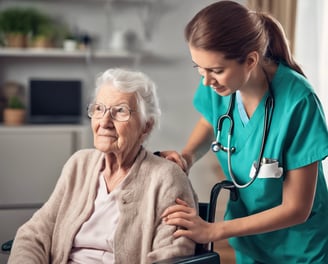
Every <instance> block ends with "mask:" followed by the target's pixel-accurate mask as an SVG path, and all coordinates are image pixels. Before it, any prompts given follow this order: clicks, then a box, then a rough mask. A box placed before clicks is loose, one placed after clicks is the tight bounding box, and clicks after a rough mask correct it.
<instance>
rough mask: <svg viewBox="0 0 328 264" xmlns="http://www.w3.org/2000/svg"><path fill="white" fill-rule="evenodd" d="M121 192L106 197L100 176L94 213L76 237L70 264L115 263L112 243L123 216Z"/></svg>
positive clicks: (104, 186) (118, 188) (113, 192)
mask: <svg viewBox="0 0 328 264" xmlns="http://www.w3.org/2000/svg"><path fill="white" fill-rule="evenodd" d="M120 189H121V185H118V186H117V187H116V188H115V190H114V191H112V192H111V193H107V187H106V182H105V179H104V176H103V175H102V174H100V177H99V187H98V191H97V197H96V200H95V202H94V211H93V213H92V215H91V217H90V218H89V219H88V220H87V221H86V222H85V223H84V224H83V225H82V227H81V229H80V230H79V231H78V233H77V235H76V236H75V239H74V241H73V247H72V250H71V252H70V256H69V261H68V263H69V264H80V263H95V264H96V263H115V261H114V244H113V241H114V235H115V230H116V227H117V223H118V220H119V216H120V212H119V209H118V205H117V196H118V192H119V191H120Z"/></svg>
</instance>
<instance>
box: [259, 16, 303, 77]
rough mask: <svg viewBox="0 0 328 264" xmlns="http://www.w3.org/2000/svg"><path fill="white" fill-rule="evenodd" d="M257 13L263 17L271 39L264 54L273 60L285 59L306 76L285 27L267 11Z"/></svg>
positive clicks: (284, 60) (290, 65)
mask: <svg viewBox="0 0 328 264" xmlns="http://www.w3.org/2000/svg"><path fill="white" fill-rule="evenodd" d="M256 14H257V16H258V17H259V18H260V19H261V21H262V24H263V26H264V28H265V29H266V32H267V38H268V39H269V42H268V46H267V49H266V53H265V54H264V56H265V57H266V58H269V59H272V60H273V61H283V62H284V63H286V64H287V65H288V66H289V67H290V68H292V69H293V70H295V71H297V72H298V73H300V74H302V75H303V76H305V74H304V72H303V71H302V69H301V67H300V66H299V65H298V64H297V63H296V61H295V60H294V58H293V56H292V54H291V51H290V48H289V45H288V40H287V38H286V35H285V32H284V29H283V27H282V26H281V24H280V23H279V22H278V20H276V19H275V18H274V17H272V16H270V15H268V14H265V13H261V12H259V13H256Z"/></svg>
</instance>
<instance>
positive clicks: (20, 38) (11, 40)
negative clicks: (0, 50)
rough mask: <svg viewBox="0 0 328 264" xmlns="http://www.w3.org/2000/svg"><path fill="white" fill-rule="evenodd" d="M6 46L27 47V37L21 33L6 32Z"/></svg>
mask: <svg viewBox="0 0 328 264" xmlns="http://www.w3.org/2000/svg"><path fill="white" fill-rule="evenodd" d="M5 41H6V46H7V47H10V48H25V47H26V45H27V37H26V35H24V34H20V33H7V34H5Z"/></svg>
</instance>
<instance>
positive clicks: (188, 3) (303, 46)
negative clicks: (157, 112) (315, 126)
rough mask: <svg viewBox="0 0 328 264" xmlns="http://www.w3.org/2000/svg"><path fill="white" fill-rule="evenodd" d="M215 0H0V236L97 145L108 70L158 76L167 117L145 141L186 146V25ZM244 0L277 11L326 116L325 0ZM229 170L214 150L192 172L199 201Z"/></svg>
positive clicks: (191, 86)
mask: <svg viewBox="0 0 328 264" xmlns="http://www.w3.org/2000/svg"><path fill="white" fill-rule="evenodd" d="M213 2H216V1H210V0H202V1H199V0H179V1H177V0H56V1H55V0H0V32H1V36H0V45H1V47H0V222H1V227H0V242H4V241H6V240H9V239H12V238H13V237H14V234H15V231H16V229H17V227H18V226H19V225H21V224H22V223H23V222H25V221H26V220H27V219H28V218H29V217H30V216H31V215H32V213H33V212H34V211H35V210H36V208H38V207H39V206H40V205H41V204H42V203H43V202H44V201H45V200H46V199H47V198H48V196H49V194H50V193H51V191H52V189H53V188H54V185H55V183H56V181H57V178H58V176H59V175H60V171H61V168H62V166H63V164H64V163H65V161H66V160H67V158H68V157H69V156H70V155H71V154H72V153H73V152H75V151H76V150H77V149H80V148H88V147H92V135H91V130H90V127H89V120H88V119H87V118H86V111H85V110H86V105H87V104H88V103H89V101H90V98H91V97H92V93H93V90H94V81H95V78H96V76H97V75H98V74H99V73H101V72H103V71H105V70H106V69H108V68H111V67H125V68H132V69H137V70H140V71H143V72H145V73H146V74H147V75H149V76H150V77H151V78H152V79H153V80H154V81H155V82H156V83H157V86H158V94H159V98H160V104H161V108H162V112H163V113H162V119H161V126H160V129H159V130H156V131H154V132H153V135H152V137H151V138H150V140H149V142H147V147H148V149H150V150H152V151H156V150H169V149H174V150H178V151H179V150H181V149H182V147H183V146H184V144H185V143H186V140H187V138H188V136H189V133H190V132H191V130H192V129H193V126H194V124H195V122H196V121H197V119H198V118H199V114H198V113H197V112H196V111H195V110H194V108H193V106H192V99H193V94H194V92H195V90H196V88H197V85H198V82H199V76H198V74H197V72H196V71H195V70H194V69H193V68H192V62H191V59H190V56H189V51H188V48H187V45H186V43H185V40H184V36H183V30H184V27H185V25H186V24H187V22H188V21H189V20H190V19H191V18H192V17H193V16H194V15H195V14H196V12H197V11H199V10H200V9H202V8H203V7H205V6H207V5H208V4H210V3H213ZM237 2H240V3H242V4H245V5H246V4H247V5H249V6H251V7H253V8H255V9H261V10H265V11H268V12H270V13H272V14H273V15H274V16H275V17H277V18H278V19H279V20H280V22H281V23H282V24H283V26H284V27H285V29H286V33H287V37H288V39H289V40H290V42H291V47H292V50H293V53H294V55H295V56H296V59H297V60H298V62H300V64H301V65H302V67H303V69H304V70H305V73H306V74H307V76H308V78H309V80H310V81H311V83H312V84H313V85H314V88H315V90H316V92H317V93H318V95H319V97H320V99H321V102H322V103H323V105H324V109H325V112H326V115H327V112H328V89H326V87H325V85H324V84H327V83H328V80H327V78H328V70H327V65H328V51H327V48H326V47H327V46H328V17H327V16H324V14H325V13H327V12H328V3H327V2H326V1H324V0H316V1H308V0H286V1H285V0H278V1H272V0H271V1H270V0H249V1H247V0H240V1H237ZM281 5H283V6H281ZM12 114H13V115H12ZM325 163H326V164H327V161H326V162H325ZM326 166H327V165H326ZM326 176H327V169H326ZM223 178H224V175H222V173H221V170H220V167H219V166H218V164H217V162H216V160H215V158H214V156H213V155H212V154H211V153H208V154H207V155H206V156H205V157H204V158H203V159H202V160H200V161H199V162H198V163H197V164H196V165H195V166H194V167H193V168H192V170H191V172H190V179H191V181H192V184H193V186H194V189H195V190H196V192H197V194H198V195H199V199H200V201H208V199H209V192H210V189H211V187H212V186H213V185H214V184H215V183H216V182H217V181H219V180H221V179H223ZM222 204H223V203H222ZM221 208H223V207H221ZM1 257H3V256H1V255H0V263H1V261H2V259H1ZM4 259H5V257H3V261H4Z"/></svg>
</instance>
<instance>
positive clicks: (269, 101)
mask: <svg viewBox="0 0 328 264" xmlns="http://www.w3.org/2000/svg"><path fill="white" fill-rule="evenodd" d="M235 96H236V95H235V94H232V95H231V99H230V102H229V107H228V111H227V113H226V114H224V115H222V116H221V117H219V118H218V121H217V137H216V141H214V142H213V143H212V146H211V148H212V151H213V152H218V151H220V150H223V151H225V152H227V156H228V170H229V174H230V178H231V180H232V182H233V184H234V185H235V186H236V187H237V188H239V189H243V188H247V187H248V186H250V185H251V184H252V183H253V182H254V181H255V180H256V179H257V177H258V174H259V172H260V169H261V161H262V158H263V153H264V148H265V145H266V140H267V138H268V134H269V130H270V125H271V119H272V115H273V109H274V97H273V94H272V91H271V86H270V85H269V95H268V97H267V98H266V101H265V114H264V125H263V134H262V135H263V136H262V142H261V147H260V151H259V155H258V158H257V162H256V163H255V164H254V165H255V172H254V175H253V177H251V180H250V181H248V182H247V183H245V184H240V183H238V181H237V179H236V177H235V174H234V173H233V171H232V164H231V154H232V153H233V152H235V150H236V148H234V147H232V146H231V137H232V134H233V127H234V121H233V116H232V109H233V105H234V101H235ZM224 119H228V120H229V122H230V127H229V131H228V138H227V144H228V146H227V147H224V146H223V145H222V144H221V143H220V135H221V129H222V124H223V121H224Z"/></svg>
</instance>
